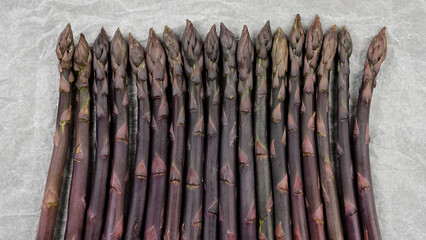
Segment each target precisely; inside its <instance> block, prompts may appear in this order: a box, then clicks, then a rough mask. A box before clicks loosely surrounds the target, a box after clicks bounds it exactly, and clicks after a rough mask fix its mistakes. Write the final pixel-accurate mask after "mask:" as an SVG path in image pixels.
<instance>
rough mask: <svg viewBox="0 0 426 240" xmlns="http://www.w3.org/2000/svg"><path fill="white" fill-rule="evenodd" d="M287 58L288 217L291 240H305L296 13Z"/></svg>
mask: <svg viewBox="0 0 426 240" xmlns="http://www.w3.org/2000/svg"><path fill="white" fill-rule="evenodd" d="M288 40H289V46H288V52H289V57H290V72H289V87H288V92H289V95H290V96H289V101H288V108H287V111H288V113H287V137H288V138H287V139H288V142H287V145H288V148H287V151H288V168H289V175H290V194H291V215H292V222H293V237H294V239H303V240H305V239H309V233H308V223H307V220H306V209H305V198H304V190H303V176H302V171H303V170H302V161H301V158H300V157H301V156H300V155H301V154H300V152H301V151H300V120H299V119H300V77H301V76H300V75H301V72H302V65H303V45H304V42H305V34H304V33H303V27H302V23H301V22H300V15H299V14H297V16H296V19H295V20H294V24H293V27H292V28H291V30H290V34H289V39H288Z"/></svg>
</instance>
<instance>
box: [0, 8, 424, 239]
mask: <svg viewBox="0 0 426 240" xmlns="http://www.w3.org/2000/svg"><path fill="white" fill-rule="evenodd" d="M296 13H300V14H301V16H302V23H303V25H304V27H305V28H306V29H307V28H308V26H309V25H310V24H311V22H312V21H313V19H314V16H315V14H316V13H318V14H319V15H320V19H321V22H322V26H323V29H324V31H327V30H328V29H329V28H330V27H331V26H332V25H333V24H337V26H338V27H341V26H342V25H344V24H345V25H346V26H347V28H348V30H349V32H350V34H351V36H352V40H353V44H354V48H353V54H352V57H351V59H350V61H351V79H350V83H351V96H353V97H354V98H352V99H351V100H350V103H351V113H354V105H355V104H356V99H355V97H357V96H358V92H357V89H358V87H359V85H360V81H361V77H362V68H363V64H364V60H365V57H366V50H367V47H368V44H369V43H370V41H371V40H372V38H373V37H374V36H375V35H376V34H377V33H378V32H379V30H380V29H381V28H382V27H383V26H387V38H388V55H387V59H386V61H385V62H384V63H383V66H382V69H381V71H380V75H379V76H378V79H377V88H376V89H375V91H374V95H373V101H372V106H371V121H370V135H371V144H370V152H371V168H372V173H373V181H374V191H375V194H376V204H377V211H378V215H379V222H380V227H381V231H382V235H383V239H413V240H414V239H426V232H425V229H426V228H425V226H426V204H425V203H426V162H425V161H424V158H425V154H426V147H425V143H426V125H425V123H424V122H425V119H426V113H425V106H424V104H425V103H426V83H425V81H424V77H425V73H426V72H425V69H426V55H425V53H426V45H425V44H424V40H425V39H426V32H425V26H426V20H425V18H424V16H425V14H426V4H425V2H424V1H421V0H413V1H397V0H394V1H373V2H372V1H336V0H334V1H315V2H312V3H310V4H303V3H302V1H294V2H293V1H265V0H263V1H261V0H257V1H250V2H249V1H247V2H246V1H237V0H233V1H224V0H223V1H218V2H215V1H205V0H202V1H194V0H192V1H185V2H183V1H163V2H157V1H144V2H139V1H119V0H113V1H94V0H90V1H83V0H79V1H63V2H62V1H58V0H33V1H12V0H4V1H2V6H1V8H0V20H1V21H0V29H1V34H0V56H1V57H0V72H1V75H0V161H1V164H0V172H1V174H0V209H1V211H0V239H16V240H19V239H25V240H26V239H33V238H34V236H35V231H36V228H37V224H38V218H39V214H40V204H41V200H42V195H43V189H44V184H45V180H46V175H47V171H48V168H49V163H50V156H51V151H52V148H53V143H52V137H53V133H54V124H55V117H56V111H57V101H58V85H59V74H58V72H57V59H56V55H55V45H56V40H57V37H58V35H59V33H60V32H61V31H62V30H63V28H64V27H65V26H66V24H67V23H68V22H70V23H71V25H72V29H73V31H74V37H75V42H77V41H78V38H79V36H78V33H80V32H83V33H84V34H85V35H86V38H87V40H88V42H89V43H90V44H93V41H94V39H95V37H96V36H97V34H98V33H99V31H100V28H101V27H102V26H103V27H104V28H105V29H106V31H107V33H108V35H109V36H110V38H111V37H112V35H113V34H114V31H115V30H116V28H117V27H120V29H121V31H122V32H123V34H125V35H126V36H127V34H128V33H129V32H132V34H133V35H134V36H135V38H136V39H138V40H139V41H140V42H141V43H142V44H143V45H144V46H145V44H146V41H147V37H148V29H149V28H150V27H153V28H154V30H155V31H156V32H157V33H158V34H159V35H161V34H162V31H163V27H164V25H165V24H167V25H168V26H169V27H170V28H171V29H173V30H174V31H176V32H177V33H178V34H179V35H181V34H182V33H183V30H184V27H185V19H186V18H188V19H190V20H191V21H192V22H193V24H194V25H195V27H196V28H197V30H198V31H199V33H200V35H201V36H202V37H205V35H206V34H207V32H208V31H209V29H210V27H211V25H212V24H218V23H219V22H220V21H223V22H224V23H225V24H226V25H227V26H228V27H229V29H230V30H231V31H233V32H234V33H235V35H236V36H237V37H238V36H239V35H240V33H241V30H242V28H243V25H244V24H246V25H247V26H248V28H249V31H250V33H251V36H252V37H253V38H254V37H255V36H256V34H257V33H258V31H259V30H260V29H261V27H262V26H263V25H264V23H265V22H266V20H268V19H269V20H271V26H272V28H273V29H274V30H275V29H276V28H277V27H278V26H280V27H282V28H283V29H284V31H285V32H286V33H288V32H289V29H290V27H291V24H292V22H293V20H294V17H295V15H296ZM69 178H70V176H69V175H68V176H67V180H66V182H67V183H69ZM61 206H66V204H63V203H62V204H61ZM62 212H64V213H66V211H64V210H63V211H62ZM65 215H66V214H65ZM65 215H61V216H60V218H59V221H58V222H59V223H61V224H62V225H61V228H60V230H59V231H58V234H57V235H58V236H61V235H62V234H63V231H64V224H65V219H66V216H65Z"/></svg>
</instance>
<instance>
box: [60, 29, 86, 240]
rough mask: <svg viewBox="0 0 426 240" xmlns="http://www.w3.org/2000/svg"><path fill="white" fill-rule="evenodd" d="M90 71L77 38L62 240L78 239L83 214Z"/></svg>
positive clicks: (84, 50) (84, 211) (80, 235)
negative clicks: (71, 147)
mask: <svg viewBox="0 0 426 240" xmlns="http://www.w3.org/2000/svg"><path fill="white" fill-rule="evenodd" d="M91 71H92V51H91V50H90V47H89V44H88V43H87V41H86V39H85V38H84V35H83V34H80V41H79V42H78V43H77V45H76V46H75V53H74V72H76V74H77V81H76V86H77V96H76V99H77V107H76V121H77V122H76V124H75V145H74V146H75V149H74V153H73V169H72V179H71V188H70V195H69V201H68V218H67V226H66V230H65V237H64V239H73V240H78V239H82V238H83V236H82V234H83V228H84V224H83V223H84V216H85V213H86V190H87V172H88V170H89V134H90V132H89V124H90V91H89V77H90V73H91Z"/></svg>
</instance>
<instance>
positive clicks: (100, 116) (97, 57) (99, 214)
mask: <svg viewBox="0 0 426 240" xmlns="http://www.w3.org/2000/svg"><path fill="white" fill-rule="evenodd" d="M92 65H93V78H94V81H93V88H92V89H93V90H92V91H93V95H94V99H93V105H94V106H95V108H96V157H95V163H94V167H93V174H92V175H93V183H92V193H91V197H90V204H89V208H88V209H87V216H86V228H85V230H84V232H85V233H84V239H87V240H90V239H100V238H101V236H102V226H103V219H104V209H105V197H106V192H107V178H108V167H109V161H110V158H109V156H110V140H109V133H110V131H109V127H110V121H111V116H110V110H109V105H108V92H109V91H108V90H109V89H108V85H109V77H108V76H109V67H110V64H109V41H108V36H107V34H106V32H105V30H104V29H103V28H102V29H101V32H100V33H99V35H98V37H97V38H96V40H95V43H94V44H93V61H92Z"/></svg>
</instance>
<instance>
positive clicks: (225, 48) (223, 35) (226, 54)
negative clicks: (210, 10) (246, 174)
mask: <svg viewBox="0 0 426 240" xmlns="http://www.w3.org/2000/svg"><path fill="white" fill-rule="evenodd" d="M219 39H220V48H221V53H222V67H223V78H224V81H223V84H222V86H223V95H222V96H223V97H222V119H221V121H222V125H221V129H220V132H221V134H220V161H219V165H220V173H219V179H220V181H219V239H220V240H225V239H238V235H237V234H238V232H237V186H236V183H237V142H236V141H237V126H238V125H237V113H238V106H237V92H236V90H237V80H238V79H237V63H236V61H235V57H236V56H235V53H236V49H237V42H236V40H235V37H234V34H232V32H231V31H229V29H228V28H226V26H225V25H224V24H223V23H220V36H219Z"/></svg>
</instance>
